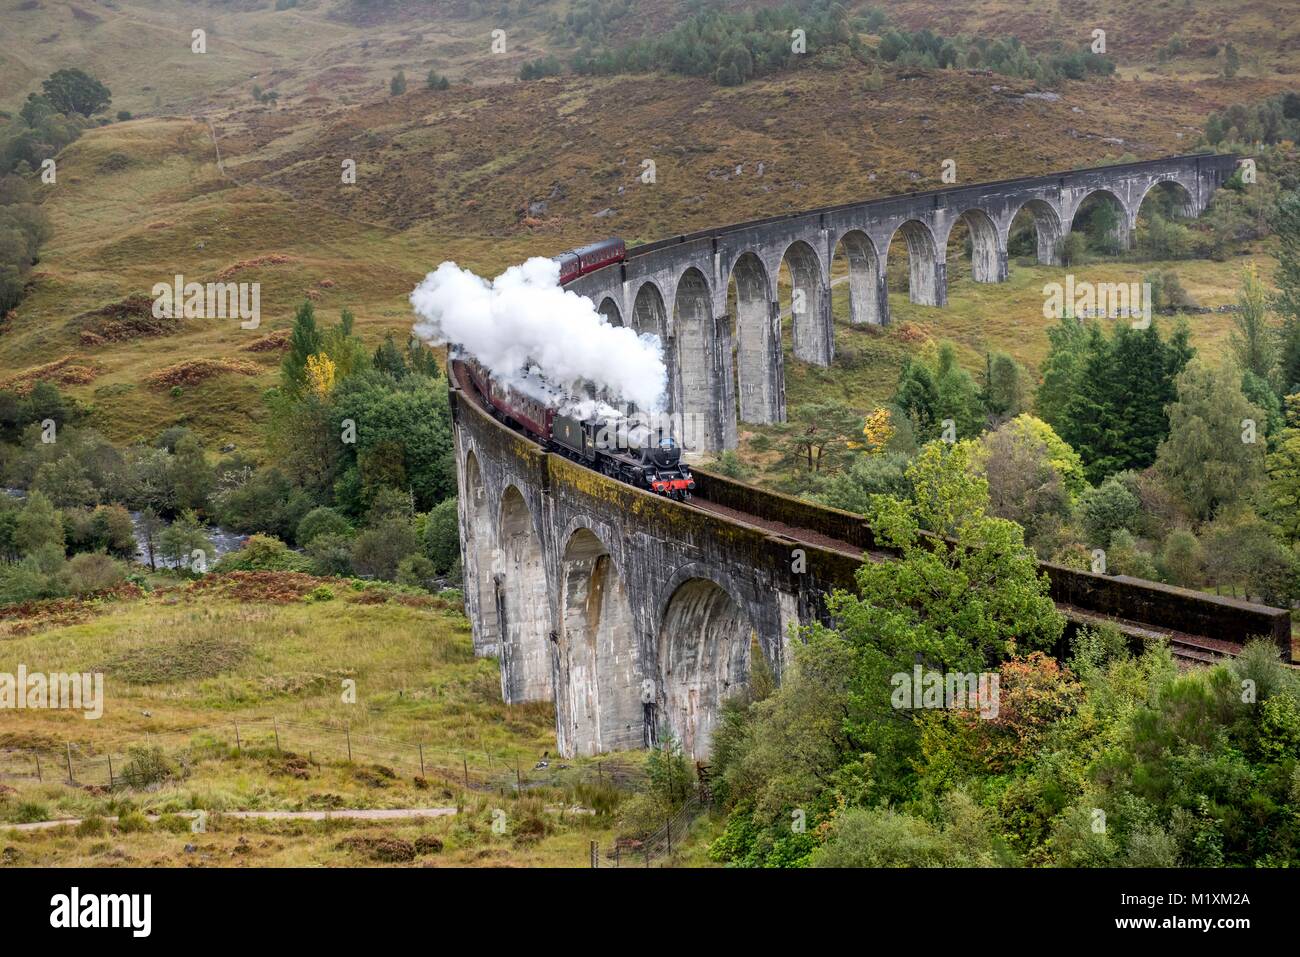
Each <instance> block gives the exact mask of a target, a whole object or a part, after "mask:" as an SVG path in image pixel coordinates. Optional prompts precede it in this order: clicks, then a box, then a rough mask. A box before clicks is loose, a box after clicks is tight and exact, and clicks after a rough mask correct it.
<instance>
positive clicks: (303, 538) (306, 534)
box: [297, 505, 352, 548]
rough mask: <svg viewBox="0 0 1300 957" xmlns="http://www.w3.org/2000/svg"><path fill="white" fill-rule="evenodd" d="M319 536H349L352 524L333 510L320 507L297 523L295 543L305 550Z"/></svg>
mask: <svg viewBox="0 0 1300 957" xmlns="http://www.w3.org/2000/svg"><path fill="white" fill-rule="evenodd" d="M320 535H344V536H351V535H352V523H351V522H349V521H348V520H347V519H346V518H344V517H343V516H342V515H340V514H339V513H338V512H336V511H334V509H332V508H328V507H327V506H324V505H322V506H321V507H319V508H314V509H312V510H311V511H310V512H308V513H307V514H306V515H304V516H303V518H302V521H301V522H299V523H298V532H297V541H298V544H299V545H300V546H302V547H304V548H305V547H306V546H307V545H309V544H311V541H312V539H314V538H316V537H317V536H320Z"/></svg>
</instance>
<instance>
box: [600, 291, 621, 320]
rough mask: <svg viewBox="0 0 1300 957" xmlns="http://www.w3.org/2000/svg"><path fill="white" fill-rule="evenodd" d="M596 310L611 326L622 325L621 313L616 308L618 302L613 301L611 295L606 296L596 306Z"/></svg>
mask: <svg viewBox="0 0 1300 957" xmlns="http://www.w3.org/2000/svg"><path fill="white" fill-rule="evenodd" d="M596 311H597V312H598V313H600V314H601V315H602V316H604V317H605V321H606V322H608V323H609V324H610V325H611V326H621V325H623V313H622V312H621V311H620V310H619V308H618V303H616V302H615V301H614V297H613V296H606V297H605V298H604V299H602V300H601V301H600V305H599V306H597V307H596Z"/></svg>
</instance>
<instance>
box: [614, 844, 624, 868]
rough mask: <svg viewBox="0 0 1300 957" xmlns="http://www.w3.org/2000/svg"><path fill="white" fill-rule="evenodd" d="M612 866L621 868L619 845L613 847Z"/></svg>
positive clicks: (621, 848)
mask: <svg viewBox="0 0 1300 957" xmlns="http://www.w3.org/2000/svg"><path fill="white" fill-rule="evenodd" d="M614 866H615V867H622V866H623V847H622V845H620V844H615V845H614Z"/></svg>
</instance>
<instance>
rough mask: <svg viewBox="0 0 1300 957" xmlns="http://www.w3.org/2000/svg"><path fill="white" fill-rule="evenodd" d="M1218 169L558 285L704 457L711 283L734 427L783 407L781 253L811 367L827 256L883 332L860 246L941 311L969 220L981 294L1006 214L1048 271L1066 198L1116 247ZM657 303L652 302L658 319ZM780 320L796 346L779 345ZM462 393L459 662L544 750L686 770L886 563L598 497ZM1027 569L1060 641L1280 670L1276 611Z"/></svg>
mask: <svg viewBox="0 0 1300 957" xmlns="http://www.w3.org/2000/svg"><path fill="white" fill-rule="evenodd" d="M1234 165H1235V163H1234V160H1233V158H1232V157H1217V156H1193V157H1179V158H1175V159H1171V160H1161V161H1154V162H1151V163H1141V164H1132V165H1130V166H1117V167H1108V168H1105V169H1099V170H1087V171H1080V172H1076V173H1067V174H1060V175H1057V176H1049V177H1036V178H1032V179H1025V180H1014V181H1009V182H1006V183H997V184H988V185H985V186H972V187H966V188H962V189H955V190H949V191H943V192H940V193H926V194H918V195H914V196H908V197H903V198H897V199H886V200H880V201H875V202H870V203H863V204H858V205H854V206H845V207H836V208H834V209H829V210H821V211H816V212H811V213H806V214H798V215H795V216H790V217H784V218H778V219H773V220H765V221H763V222H760V223H751V224H746V225H742V226H737V227H730V228H728V229H723V230H718V231H716V232H710V233H705V234H700V235H696V236H683V237H678V238H677V239H674V240H670V241H667V242H664V243H656V244H652V245H650V246H645V247H640V248H639V249H638V250H633V251H632V252H631V253H630V254H629V258H628V261H627V262H626V263H621V264H618V265H616V266H612V267H607V268H606V269H603V270H600V271H599V272H597V273H593V274H591V275H590V276H587V277H583V278H582V279H581V280H579V281H578V282H577V283H575V284H573V285H574V286H577V287H579V288H578V291H579V292H581V293H583V294H585V295H589V296H591V297H592V299H593V301H595V302H597V303H598V304H599V306H600V308H601V310H602V311H603V312H605V313H606V314H607V315H609V316H610V318H611V320H613V321H619V322H622V321H623V317H624V316H628V317H630V318H631V319H632V324H634V325H636V326H637V327H638V328H645V329H652V330H654V331H657V332H659V333H660V334H661V335H662V336H663V340H662V341H664V342H665V343H667V348H668V351H669V353H670V357H675V358H672V359H671V361H670V367H671V370H672V372H671V375H672V378H673V380H674V387H675V389H676V392H675V396H676V399H675V401H676V402H677V403H679V404H678V405H677V406H676V408H677V409H678V410H681V411H699V410H700V409H702V408H703V407H705V406H707V409H708V414H709V415H710V416H713V417H714V418H713V419H712V421H713V422H714V423H715V429H716V431H715V432H714V433H713V438H714V439H715V440H716V439H723V440H724V441H723V442H722V443H721V444H727V442H734V429H735V420H736V416H735V406H734V402H733V400H732V399H731V398H730V395H731V393H730V391H729V390H728V389H726V388H725V385H724V384H725V383H727V382H729V381H731V376H730V374H729V369H730V366H729V363H730V356H731V348H730V336H731V328H732V326H731V323H730V321H729V320H728V319H727V317H726V316H725V306H726V296H725V290H726V283H725V282H723V281H722V279H723V277H726V276H729V275H732V274H735V275H736V276H737V277H738V280H739V281H738V286H741V287H743V288H744V289H745V293H744V294H743V295H742V296H740V297H739V303H740V305H739V308H738V310H737V311H738V316H737V321H736V327H737V328H738V329H739V347H738V353H739V355H740V363H741V369H740V371H741V373H742V375H741V378H740V382H741V393H742V396H741V406H742V412H745V411H747V412H749V413H751V414H752V415H754V416H757V417H758V420H759V421H772V420H774V419H779V418H780V417H781V415H782V413H783V408H782V404H781V390H780V387H779V386H780V375H781V361H782V356H781V350H780V338H779V322H780V310H779V308H778V306H777V300H776V295H775V292H776V291H775V287H774V281H775V280H774V277H775V276H776V274H777V269H778V267H779V264H780V262H781V260H782V258H786V259H788V260H789V261H791V262H792V263H793V262H795V261H798V262H799V263H801V265H800V266H798V267H797V268H795V269H794V270H793V273H794V275H795V282H796V289H798V288H805V289H806V290H808V292H809V294H810V296H811V298H810V299H809V300H808V301H809V302H812V303H814V305H813V306H812V307H811V308H810V310H809V312H808V313H807V314H806V315H804V316H803V317H801V315H800V314H798V313H796V314H795V331H796V339H795V343H796V350H802V353H801V357H804V356H806V357H808V358H809V360H810V361H823V362H829V360H830V354H831V349H832V341H831V338H830V320H829V296H828V295H827V290H828V270H827V263H828V262H829V259H830V254H831V252H832V251H833V250H834V248H835V246H836V244H838V243H841V242H842V243H845V244H846V248H849V247H852V248H853V249H856V250H857V252H851V253H850V257H849V258H850V263H851V264H852V268H854V269H857V270H858V275H857V278H856V279H851V280H850V283H851V285H854V290H853V300H854V303H855V305H854V310H855V320H856V321H866V322H885V321H887V312H886V302H887V300H886V298H885V290H884V285H883V279H882V277H883V271H884V270H883V263H882V262H881V261H880V259H879V254H878V252H877V250H886V249H888V240H889V237H890V236H892V235H893V233H894V232H896V231H898V230H902V231H903V232H904V235H907V236H908V237H909V238H908V249H909V258H910V259H911V261H912V270H911V277H912V295H913V298H914V299H915V298H917V297H918V296H919V297H921V298H923V299H925V298H927V297H928V298H929V299H931V300H933V301H936V302H942V299H943V289H944V274H943V258H942V257H941V256H939V255H938V253H937V252H936V250H937V249H940V248H942V242H943V241H945V240H944V239H943V237H946V236H947V234H948V231H950V230H951V229H952V226H953V224H954V223H955V222H956V221H957V220H958V219H960V218H962V217H963V216H966V217H972V216H974V217H975V218H977V219H978V218H979V217H980V216H983V217H986V218H987V223H986V224H985V225H986V226H987V230H988V231H987V232H985V233H981V232H980V229H981V227H979V226H976V227H974V228H972V231H971V234H972V238H973V240H974V247H975V256H974V258H975V260H976V262H977V265H978V263H979V262H981V261H982V262H983V263H984V266H983V267H980V268H983V269H986V271H985V272H980V271H979V269H977V270H976V278H980V277H981V276H983V278H984V279H986V280H989V281H994V280H997V279H1000V278H1005V272H1006V239H1007V231H1008V229H1009V225H1010V222H1011V220H1012V219H1013V218H1014V216H1015V213H1016V211H1017V210H1018V209H1020V208H1021V207H1025V206H1028V207H1029V208H1030V209H1031V211H1032V212H1033V215H1034V217H1035V220H1036V221H1037V222H1038V227H1039V243H1038V246H1039V257H1040V259H1042V260H1043V261H1050V259H1051V257H1052V255H1053V249H1054V244H1055V242H1056V240H1057V239H1058V238H1059V237H1060V235H1061V234H1062V230H1063V229H1065V228H1068V224H1069V223H1070V221H1071V219H1072V216H1073V211H1074V210H1077V208H1078V206H1079V205H1080V203H1082V202H1083V200H1084V199H1085V198H1086V196H1087V195H1088V194H1089V193H1091V192H1095V191H1097V190H1106V191H1108V192H1109V193H1110V194H1111V195H1112V196H1113V197H1114V198H1115V201H1116V202H1118V203H1121V204H1122V206H1123V209H1124V211H1125V214H1124V218H1123V219H1122V221H1121V222H1122V228H1124V229H1131V227H1132V224H1133V222H1134V217H1135V216H1136V211H1137V208H1138V206H1139V205H1140V203H1141V198H1142V196H1144V195H1145V194H1146V192H1147V191H1148V190H1150V189H1151V188H1152V187H1153V186H1154V185H1155V184H1156V183H1159V182H1163V181H1169V182H1174V183H1177V184H1178V186H1179V187H1180V188H1181V189H1182V190H1184V191H1185V193H1186V197H1185V200H1184V202H1185V204H1187V209H1188V210H1189V211H1191V212H1199V211H1200V210H1201V209H1203V208H1204V206H1205V205H1206V203H1207V202H1208V198H1209V194H1210V192H1211V191H1212V190H1213V189H1214V188H1215V187H1216V186H1217V185H1218V184H1220V183H1222V182H1223V180H1224V179H1226V178H1227V176H1229V175H1230V174H1231V171H1232V169H1233V166H1234ZM909 230H910V231H911V232H910V233H909ZM918 231H920V232H918ZM981 235H982V236H983V237H984V238H983V239H981V238H980V237H981ZM936 237H939V238H936ZM981 242H984V243H986V244H987V249H985V250H984V253H981V252H980V244H981ZM792 257H793V258H792ZM805 269H806V271H803V270H805ZM742 275H743V279H741V278H740V277H741V276H742ZM800 283H803V284H804V285H803V286H800ZM571 288H572V287H571ZM665 303H673V310H672V311H671V313H669V312H667V311H665V309H664V304H665ZM801 321H804V322H805V323H808V324H812V325H815V327H816V328H815V329H813V328H810V327H809V325H807V324H806V325H805V326H804V329H803V332H800V331H799V330H800V322H801ZM747 323H748V325H747ZM747 335H748V336H751V337H752V338H754V339H757V340H758V342H759V345H757V346H755V345H753V344H752V341H751V340H750V339H747V338H746V336H747ZM747 349H748V350H749V351H746V350H747ZM760 360H761V362H760ZM750 361H752V363H753V364H754V366H755V369H756V370H757V372H758V373H761V378H762V383H761V384H759V385H755V383H754V382H753V381H752V379H751V380H749V384H750V386H751V388H755V389H757V394H758V396H759V398H761V399H762V402H761V403H760V402H759V401H758V399H756V398H754V393H752V392H751V393H746V386H745V383H746V381H747V380H746V378H745V377H744V371H745V363H746V362H750ZM465 385H466V384H464V383H460V382H458V381H457V380H456V378H455V376H454V373H453V374H452V375H451V376H450V388H451V409H452V418H453V424H454V439H455V448H456V465H457V478H458V483H459V491H460V496H459V519H460V531H461V548H462V558H463V567H464V575H465V601H466V606H467V611H468V613H469V617H470V620H471V622H472V627H473V638H474V649H475V653H476V654H478V655H481V656H493V657H497V658H499V660H500V663H501V693H502V697H503V699H504V700H505V701H506V702H508V703H520V702H526V701H546V700H550V701H554V703H555V710H556V739H557V747H558V750H559V752H560V753H561V754H563V755H568V756H572V755H577V754H594V753H600V752H603V751H610V750H619V749H626V748H637V747H643V746H646V745H649V744H652V743H654V741H655V740H656V736H657V735H658V734H659V732H660V729H662V728H664V727H667V728H669V729H670V730H671V731H672V733H674V734H675V735H676V736H677V737H679V738H680V739H681V741H682V743H683V746H684V748H685V750H686V751H687V753H689V754H692V755H694V756H695V757H697V758H703V757H705V756H707V754H708V751H709V744H710V740H711V736H712V731H713V728H714V726H715V724H716V722H717V719H718V713H719V707H720V705H721V703H722V701H723V700H725V699H726V698H727V697H728V696H729V695H732V694H735V693H737V692H739V691H741V690H742V689H743V688H744V687H746V685H747V684H748V682H749V679H750V675H751V673H752V669H753V667H754V665H755V664H756V657H755V656H758V655H761V656H762V658H763V659H764V661H765V662H766V664H767V667H768V668H769V669H770V671H771V672H772V674H773V676H774V677H775V678H776V680H778V681H779V680H780V677H781V674H782V671H783V669H784V668H785V667H786V665H787V663H788V661H789V658H790V655H789V651H790V649H789V642H790V641H791V640H793V639H792V626H796V625H799V624H808V623H810V622H812V621H816V620H825V596H826V595H827V594H828V593H829V592H830V591H831V590H833V589H835V588H852V587H853V574H854V570H855V569H856V568H857V567H858V565H859V564H861V562H862V560H863V556H864V554H865V555H866V556H867V558H868V559H870V560H887V559H888V554H887V552H885V551H884V550H882V549H881V548H880V547H878V546H877V544H876V542H875V541H874V538H873V536H872V533H871V529H870V528H869V527H868V526H867V524H866V522H865V521H864V520H863V519H862V518H861V516H857V515H853V514H850V513H847V512H840V511H837V510H834V509H828V508H822V507H820V506H815V505H812V504H810V503H807V502H803V501H800V500H798V499H793V498H789V497H787V496H783V495H778V494H775V493H770V492H766V491H763V490H760V489H756V488H753V487H750V486H746V485H743V484H741V483H737V482H732V481H730V480H727V479H724V478H721V477H719V476H713V475H710V474H708V473H706V472H703V471H700V470H697V472H696V478H697V484H698V488H697V492H696V499H695V502H694V503H691V504H684V503H678V502H673V501H670V500H667V499H664V498H661V497H659V496H655V495H651V494H649V493H646V492H643V491H640V490H639V489H636V488H633V487H631V486H628V485H625V484H623V483H620V482H617V481H614V480H611V479H608V478H606V477H604V476H602V475H600V474H599V473H596V472H593V471H590V470H588V469H586V468H583V467H582V466H579V465H577V464H575V463H573V462H571V461H569V460H568V459H566V458H564V457H562V456H559V455H555V454H551V453H548V452H547V451H546V450H544V449H543V448H542V447H540V446H539V445H537V444H535V443H533V442H531V441H530V440H528V439H527V438H525V437H524V436H522V435H521V434H519V433H516V432H514V431H513V430H511V429H509V428H507V427H506V426H505V425H503V424H502V423H501V422H499V421H498V420H497V419H495V418H494V417H493V416H492V415H490V414H489V413H488V412H487V411H486V410H485V409H484V408H483V406H482V405H481V404H480V403H479V402H478V401H477V399H476V398H475V396H474V395H473V393H472V392H471V391H470V390H469V389H467V388H464V387H463V386H465ZM747 402H748V403H749V404H746V403H747ZM760 413H761V415H760ZM748 417H749V416H747V415H745V416H742V418H748ZM718 444H719V443H717V442H715V443H713V444H710V445H709V446H708V447H709V448H716V447H718ZM1041 567H1042V570H1043V571H1044V573H1045V574H1046V575H1047V577H1048V579H1049V581H1050V584H1051V590H1052V597H1053V598H1054V599H1055V601H1056V602H1057V605H1058V607H1059V608H1060V609H1061V610H1062V611H1063V612H1064V613H1065V614H1066V616H1067V618H1068V619H1069V620H1070V621H1071V622H1072V623H1074V624H1080V623H1086V622H1095V621H1099V620H1109V621H1113V622H1115V623H1117V624H1118V625H1119V626H1120V628H1121V629H1122V630H1123V631H1124V632H1125V633H1126V634H1128V635H1129V636H1130V638H1131V639H1133V640H1135V641H1136V640H1141V639H1146V638H1151V637H1153V636H1163V637H1165V638H1167V639H1169V640H1170V641H1171V642H1172V643H1173V645H1174V646H1175V648H1176V649H1177V652H1178V653H1179V654H1180V655H1181V657H1183V658H1184V659H1189V660H1194V661H1209V660H1213V659H1214V658H1215V657H1216V656H1217V655H1220V654H1224V653H1230V652H1231V650H1232V649H1233V648H1234V647H1237V646H1238V645H1239V643H1240V642H1242V641H1244V640H1245V639H1246V638H1248V637H1251V636H1255V635H1264V636H1269V637H1271V638H1272V639H1273V640H1274V641H1275V642H1277V644H1278V645H1279V647H1280V648H1281V649H1283V650H1284V654H1286V655H1287V656H1289V654H1290V615H1289V613H1288V612H1286V611H1282V610H1279V609H1272V608H1265V607H1262V606H1257V605H1251V604H1248V603H1246V602H1240V601H1236V600H1232V599H1227V598H1220V597H1217V596H1211V595H1206V594H1201V593H1198V592H1191V591H1186V590H1183V589H1178V588H1173V587H1170V586H1164V585H1160V584H1156V583H1152V582H1145V581H1140V580H1137V579H1127V578H1123V577H1118V576H1114V577H1111V576H1103V575H1093V574H1089V573H1085V572H1078V571H1074V570H1071V569H1067V568H1064V567H1061V566H1056V565H1050V564H1046V563H1044V564H1043V565H1042V566H1041Z"/></svg>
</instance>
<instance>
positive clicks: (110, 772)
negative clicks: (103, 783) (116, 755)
mask: <svg viewBox="0 0 1300 957" xmlns="http://www.w3.org/2000/svg"><path fill="white" fill-rule="evenodd" d="M108 787H109V789H110V790H112V787H113V755H111V754H110V755H109V756H108Z"/></svg>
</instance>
